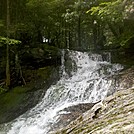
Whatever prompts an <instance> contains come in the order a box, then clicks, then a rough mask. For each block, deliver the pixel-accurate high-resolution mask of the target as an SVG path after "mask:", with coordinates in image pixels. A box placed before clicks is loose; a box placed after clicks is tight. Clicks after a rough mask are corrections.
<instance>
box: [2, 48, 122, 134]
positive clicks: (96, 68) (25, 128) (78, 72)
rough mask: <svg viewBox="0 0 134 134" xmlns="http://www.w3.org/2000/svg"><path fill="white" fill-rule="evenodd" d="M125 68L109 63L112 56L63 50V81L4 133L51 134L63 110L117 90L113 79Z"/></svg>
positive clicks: (7, 127)
mask: <svg viewBox="0 0 134 134" xmlns="http://www.w3.org/2000/svg"><path fill="white" fill-rule="evenodd" d="M105 55H107V54H105ZM64 56H65V57H64ZM103 59H106V60H105V61H104V60H103ZM65 64H66V66H64V65H65ZM121 69H122V66H121V65H119V64H111V63H110V62H109V56H108V57H106V56H105V58H104V57H103V56H101V55H98V54H89V53H87V52H78V51H69V50H63V57H62V66H61V72H62V75H61V79H60V80H59V81H58V82H57V84H55V85H52V86H51V87H50V88H49V89H48V90H47V92H46V94H45V96H44V98H43V99H42V101H41V102H40V103H39V104H37V105H36V106H35V107H34V108H33V109H31V110H30V111H27V112H26V113H25V114H23V115H21V116H20V117H19V118H17V119H15V120H14V121H12V122H10V123H8V124H5V128H6V129H4V132H3V133H2V132H1V133H2V134H48V133H49V131H51V130H52V126H53V124H55V123H56V122H57V120H58V112H59V111H60V110H62V109H64V108H66V107H68V106H72V105H75V104H79V103H94V102H98V101H100V100H103V99H104V97H106V96H107V94H108V92H109V90H112V91H114V90H116V88H117V87H116V84H115V81H114V79H113V78H112V76H113V75H115V74H116V73H118V72H119V71H120V70H121ZM70 70H71V71H70ZM69 71H70V72H69ZM67 72H68V73H67Z"/></svg>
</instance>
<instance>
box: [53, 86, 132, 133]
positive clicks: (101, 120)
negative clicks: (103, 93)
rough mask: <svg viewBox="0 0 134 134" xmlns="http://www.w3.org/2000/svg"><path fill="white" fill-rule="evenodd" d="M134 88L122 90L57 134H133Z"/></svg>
mask: <svg viewBox="0 0 134 134" xmlns="http://www.w3.org/2000/svg"><path fill="white" fill-rule="evenodd" d="M133 132H134V88H131V89H127V90H121V91H118V92H116V93H115V94H113V95H111V96H109V97H107V98H106V99H105V100H103V101H102V102H99V103H97V104H96V105H94V106H93V107H92V108H91V109H90V110H88V111H87V112H85V113H83V114H82V115H81V116H79V117H78V118H77V119H76V120H75V121H73V122H71V123H70V124H69V125H68V126H67V127H65V128H63V129H61V130H59V131H57V132H55V134H133Z"/></svg>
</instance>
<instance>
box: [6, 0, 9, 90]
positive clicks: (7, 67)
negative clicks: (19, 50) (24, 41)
mask: <svg viewBox="0 0 134 134" xmlns="http://www.w3.org/2000/svg"><path fill="white" fill-rule="evenodd" d="M9 8H10V7H9V0H7V20H6V21H7V48H6V86H7V88H9V86H10V65H9V35H10V34H9V25H10V14H9Z"/></svg>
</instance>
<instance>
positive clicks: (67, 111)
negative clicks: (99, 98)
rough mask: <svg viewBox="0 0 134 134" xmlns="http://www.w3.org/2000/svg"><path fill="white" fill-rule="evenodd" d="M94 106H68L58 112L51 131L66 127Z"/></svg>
mask: <svg viewBox="0 0 134 134" xmlns="http://www.w3.org/2000/svg"><path fill="white" fill-rule="evenodd" d="M94 105H95V103H83V104H78V105H74V106H70V107H67V108H64V109H63V110H61V111H59V113H58V114H59V118H58V120H57V123H56V124H54V126H53V130H54V129H59V128H63V127H66V126H67V125H68V124H69V123H70V122H71V121H73V120H75V119H76V118H78V117H79V116H80V115H81V114H83V113H84V112H85V111H87V110H89V109H91V108H92V107H93V106H94Z"/></svg>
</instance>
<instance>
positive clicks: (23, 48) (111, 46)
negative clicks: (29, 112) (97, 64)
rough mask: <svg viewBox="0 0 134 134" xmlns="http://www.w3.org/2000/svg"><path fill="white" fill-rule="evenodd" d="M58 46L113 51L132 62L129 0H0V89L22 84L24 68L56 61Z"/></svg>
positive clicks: (133, 26)
mask: <svg viewBox="0 0 134 134" xmlns="http://www.w3.org/2000/svg"><path fill="white" fill-rule="evenodd" d="M60 49H73V50H79V51H95V52H100V51H102V50H106V51H117V54H119V53H121V54H122V56H121V57H120V56H118V55H117V57H118V58H116V60H117V61H121V59H122V61H123V63H124V62H125V63H126V62H128V61H129V63H128V64H130V65H133V60H134V56H133V54H134V51H133V50H134V1H133V0H6V1H5V0H1V2H0V92H1V93H3V92H5V91H7V90H9V89H12V88H13V87H16V86H22V85H27V83H29V82H30V81H31V79H33V77H36V76H32V74H31V75H30V74H29V75H30V76H29V75H28V73H31V72H28V70H32V71H33V72H35V71H37V70H38V69H39V68H43V67H46V66H52V65H54V66H55V67H56V66H59V65H60V64H61V61H60V56H61V52H60ZM125 63H124V64H125Z"/></svg>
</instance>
